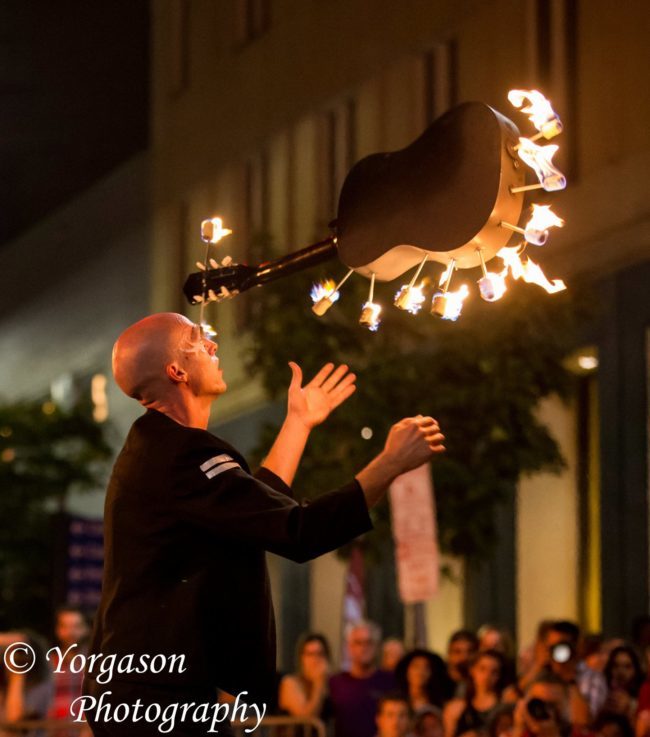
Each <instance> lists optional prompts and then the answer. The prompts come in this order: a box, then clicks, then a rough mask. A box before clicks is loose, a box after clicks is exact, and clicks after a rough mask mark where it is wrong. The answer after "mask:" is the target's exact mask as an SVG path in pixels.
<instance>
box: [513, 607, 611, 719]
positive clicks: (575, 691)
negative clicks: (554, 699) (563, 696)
mask: <svg viewBox="0 0 650 737" xmlns="http://www.w3.org/2000/svg"><path fill="white" fill-rule="evenodd" d="M579 640H580V629H579V627H578V625H577V624H574V623H573V622H569V621H566V620H556V621H553V622H552V623H551V624H550V625H549V626H548V628H547V629H546V631H545V634H544V640H543V642H544V652H545V662H544V661H543V660H542V659H540V660H538V661H537V662H536V663H533V665H532V666H531V668H530V669H529V670H528V672H527V673H525V674H524V675H523V676H522V678H521V679H520V681H519V687H520V688H521V689H522V690H525V689H526V688H527V687H528V685H529V684H530V683H531V682H533V681H534V680H535V679H536V678H537V677H538V676H539V675H540V674H543V673H545V672H550V673H553V674H554V675H555V676H557V677H558V678H560V679H561V680H562V681H563V682H564V683H565V684H566V685H567V686H568V687H569V697H570V710H571V715H572V716H571V718H572V721H573V723H574V724H583V725H584V724H588V723H590V722H591V721H592V720H593V719H594V718H595V717H596V716H597V715H598V713H599V712H600V710H601V708H602V706H603V704H604V703H605V699H606V698H607V683H606V682H605V677H604V676H603V674H602V673H599V672H598V671H595V670H592V669H591V668H589V667H588V666H587V664H586V663H585V662H584V661H582V660H580V658H579V656H578V644H579Z"/></svg>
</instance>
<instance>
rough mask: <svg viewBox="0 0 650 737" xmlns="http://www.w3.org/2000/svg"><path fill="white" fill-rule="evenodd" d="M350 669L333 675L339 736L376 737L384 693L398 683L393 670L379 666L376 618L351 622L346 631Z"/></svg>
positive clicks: (331, 696) (332, 686)
mask: <svg viewBox="0 0 650 737" xmlns="http://www.w3.org/2000/svg"><path fill="white" fill-rule="evenodd" d="M345 635H346V638H345V639H346V646H347V649H348V657H349V659H350V670H349V671H344V672H342V673H337V674H336V675H334V676H332V677H331V678H330V688H329V691H330V700H331V702H332V708H333V710H334V721H335V728H334V731H335V735H336V737H372V736H373V734H374V733H375V727H376V724H375V715H376V713H377V703H378V702H379V699H380V698H381V696H383V695H384V694H385V693H387V692H389V691H393V690H394V689H395V687H396V682H395V676H394V675H393V673H392V672H388V671H384V670H379V669H378V668H377V664H376V660H377V650H378V646H379V642H380V639H381V638H380V633H379V627H378V626H377V625H376V624H375V623H374V622H366V621H359V622H355V623H353V624H351V625H350V626H349V627H348V629H347V631H346V633H345Z"/></svg>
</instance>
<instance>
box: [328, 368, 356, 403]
mask: <svg viewBox="0 0 650 737" xmlns="http://www.w3.org/2000/svg"><path fill="white" fill-rule="evenodd" d="M356 378H357V377H356V374H346V375H345V376H344V377H343V378H342V379H341V381H339V383H338V384H337V385H336V386H335V387H334V389H332V391H331V392H330V398H332V399H335V398H336V397H337V396H338V395H339V393H340V392H343V391H345V390H346V389H347V388H348V386H350V384H354V382H355V381H356Z"/></svg>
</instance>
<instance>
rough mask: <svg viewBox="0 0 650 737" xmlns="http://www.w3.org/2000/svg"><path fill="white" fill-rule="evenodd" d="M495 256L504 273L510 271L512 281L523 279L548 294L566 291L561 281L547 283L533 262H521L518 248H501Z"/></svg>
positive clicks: (527, 260) (539, 268) (540, 270)
mask: <svg viewBox="0 0 650 737" xmlns="http://www.w3.org/2000/svg"><path fill="white" fill-rule="evenodd" d="M497 256H498V257H499V258H501V259H503V263H504V264H505V267H506V271H508V270H509V271H510V273H511V274H512V277H513V279H523V280H524V281H525V282H528V283H529V284H537V285H538V286H540V287H542V288H543V289H545V290H546V291H547V292H548V293H549V294H554V293H555V292H561V291H563V290H564V289H566V285H565V284H564V282H563V281H562V280H561V279H553V281H552V282H551V281H549V280H548V279H547V278H546V276H545V274H544V272H543V271H542V269H541V267H540V266H539V265H538V264H536V263H535V262H534V261H531V260H530V259H529V258H528V259H526V261H522V260H521V256H520V254H519V247H518V246H513V247H512V248H507V247H506V248H502V249H501V250H500V251H499V252H498V253H497Z"/></svg>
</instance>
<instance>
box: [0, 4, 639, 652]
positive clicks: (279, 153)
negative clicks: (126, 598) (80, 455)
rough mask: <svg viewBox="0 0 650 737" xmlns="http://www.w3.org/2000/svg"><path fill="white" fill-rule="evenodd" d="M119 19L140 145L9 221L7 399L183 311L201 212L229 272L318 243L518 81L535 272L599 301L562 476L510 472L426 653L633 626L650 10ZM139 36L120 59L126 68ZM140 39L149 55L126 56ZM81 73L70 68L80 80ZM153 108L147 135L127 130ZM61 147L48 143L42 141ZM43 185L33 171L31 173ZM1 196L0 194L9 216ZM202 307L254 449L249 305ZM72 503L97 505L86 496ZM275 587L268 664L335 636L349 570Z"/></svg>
mask: <svg viewBox="0 0 650 737" xmlns="http://www.w3.org/2000/svg"><path fill="white" fill-rule="evenodd" d="M118 5H119V6H120V8H119V11H118V10H115V8H116V7H117V6H115V7H114V11H115V12H114V20H113V21H112V22H113V25H110V23H109V22H108V21H106V25H105V27H104V31H103V33H102V34H101V35H102V36H103V37H105V41H106V44H107V46H106V47H104V48H103V50H104V52H105V54H106V59H107V61H106V68H105V69H104V72H103V74H104V77H105V78H106V79H113V78H114V81H115V80H119V84H116V85H115V88H114V89H112V91H111V95H110V99H111V100H113V104H114V105H115V106H118V108H119V113H120V116H121V117H122V116H123V117H125V118H126V119H128V120H131V122H132V123H133V124H134V128H135V129H137V131H139V133H137V134H136V135H134V136H133V137H132V138H131V139H130V140H131V144H133V142H135V144H136V145H130V146H129V145H126V144H125V145H124V146H123V147H122V149H121V150H120V151H121V153H119V154H116V155H115V156H114V157H113V158H112V159H110V162H109V164H112V166H111V165H106V166H104V167H103V169H102V166H94V165H93V166H94V168H93V166H89V168H88V169H86V168H84V167H83V166H81V167H80V169H79V171H80V172H85V173H88V171H91V172H95V174H96V176H95V180H94V181H93V183H92V184H91V183H90V182H87V181H86V182H84V181H82V180H83V177H82V176H81V174H78V175H77V176H76V182H77V185H76V189H75V198H74V199H72V200H69V201H67V202H66V204H65V205H63V204H62V203H58V204H60V205H61V206H60V207H59V208H58V209H56V210H52V207H51V206H50V207H49V208H48V207H46V208H44V211H47V213H48V214H47V217H45V218H43V219H39V214H40V213H37V212H35V213H32V214H30V216H29V217H27V216H26V217H25V218H24V219H23V220H21V221H20V222H19V223H18V224H14V225H10V226H5V228H4V231H3V232H4V233H5V239H6V240H7V242H6V243H5V244H4V246H3V247H2V249H1V250H0V269H1V270H2V274H3V277H4V278H3V282H4V284H5V287H4V288H3V293H2V296H1V297H0V377H2V394H3V396H4V397H6V398H11V397H14V396H25V395H32V396H35V395H38V396H41V395H42V396H45V395H46V394H47V393H49V392H52V395H53V397H54V398H58V397H59V395H58V394H57V392H59V394H60V396H64V395H65V390H66V387H68V386H69V385H70V383H71V382H73V383H74V381H75V380H78V381H81V383H82V384H83V381H88V380H89V377H90V379H91V378H92V376H94V375H95V374H103V375H108V371H109V355H110V346H111V345H112V342H113V340H114V338H115V336H116V335H117V334H118V333H119V331H120V330H121V328H122V327H124V326H125V325H126V324H128V323H129V322H131V321H132V320H133V319H136V318H137V317H139V316H140V315H142V314H144V313H146V312H148V311H159V310H175V311H181V312H185V313H186V314H188V315H189V316H193V317H195V316H196V315H197V308H191V307H189V306H188V305H187V304H186V303H185V301H184V298H183V296H182V293H181V285H182V283H183V281H184V279H185V277H186V275H187V273H188V272H189V271H192V270H195V266H194V264H195V261H196V260H197V259H200V258H202V255H203V251H202V248H201V241H200V238H199V225H200V222H201V220H202V219H204V218H205V217H208V216H212V215H215V214H218V215H221V216H222V217H224V219H225V222H226V224H227V225H228V227H231V228H233V230H234V231H235V233H234V235H233V236H231V237H230V238H229V239H228V240H227V241H224V245H223V249H224V250H223V254H224V255H225V254H231V255H232V256H233V257H234V258H235V259H236V260H239V261H243V262H251V263H255V262H259V261H261V260H264V259H265V258H268V257H271V256H273V255H280V254H284V253H287V252H289V251H291V250H295V249H297V248H300V247H302V246H305V245H307V244H309V243H312V242H315V241H317V240H319V239H321V238H323V237H324V236H326V235H327V234H328V230H327V224H328V222H329V221H330V220H331V219H332V218H333V217H334V215H335V214H336V203H337V196H338V191H339V188H340V185H341V183H342V181H343V179H344V177H345V174H346V172H347V171H348V169H349V168H350V166H351V165H352V164H353V163H354V162H355V161H356V160H358V159H359V158H361V157H363V156H365V155H367V154H370V153H373V152H376V151H382V150H394V149H397V148H401V147H402V146H404V145H407V144H408V143H410V142H411V141H412V140H413V139H414V138H415V137H416V136H417V135H418V134H419V133H421V132H422V131H423V130H424V128H425V127H426V126H427V125H428V124H429V123H430V122H432V121H433V120H434V119H435V118H436V117H438V116H439V115H440V114H442V113H443V112H444V111H445V110H447V109H448V108H449V107H450V106H452V105H454V104H456V103H458V102H462V101H465V100H482V101H484V102H487V103H488V104H490V105H492V106H493V107H495V108H496V109H498V110H501V111H502V112H504V113H506V114H510V112H509V111H511V110H512V109H511V108H510V107H509V104H508V102H507V99H506V94H507V91H508V90H509V89H511V88H523V89H530V88H537V89H540V90H541V91H543V92H544V93H545V94H547V96H549V97H550V98H551V100H552V101H553V102H554V104H555V106H556V108H557V109H558V110H559V112H560V113H561V116H562V118H563V121H564V123H565V133H563V135H562V139H561V143H562V146H561V156H560V157H559V158H558V163H559V165H560V168H562V169H563V170H564V171H565V172H566V173H567V176H568V179H569V187H568V189H567V191H566V193H565V194H564V196H563V197H562V200H561V203H560V205H559V207H558V211H559V212H560V214H561V215H565V216H566V218H567V225H566V227H565V228H564V229H563V230H562V231H559V232H557V233H554V237H553V239H552V242H551V243H550V244H549V245H548V246H547V247H546V249H545V250H547V253H546V254H544V261H543V264H544V266H547V267H548V268H549V270H552V271H553V273H556V274H561V275H562V276H563V277H564V278H565V279H566V280H567V281H568V282H569V284H576V285H578V284H580V283H591V284H593V285H596V286H597V289H598V293H599V294H600V295H601V296H602V301H603V303H604V305H605V306H606V309H605V310H604V311H603V314H602V316H601V317H599V318H598V319H596V320H594V321H593V324H592V325H591V327H590V329H589V331H588V332H587V334H585V336H584V344H583V345H576V353H575V356H574V361H575V368H576V373H577V374H578V375H579V377H580V378H579V383H580V390H579V392H578V395H577V397H576V400H575V401H574V403H573V404H572V405H571V406H570V407H566V406H564V405H562V404H560V403H559V402H557V403H556V402H548V403H546V404H544V406H542V407H541V408H540V412H541V414H542V416H543V417H544V419H545V420H546V421H547V422H548V423H549V425H550V426H551V427H552V429H553V432H554V434H555V436H556V437H557V438H558V440H559V442H560V444H561V447H562V450H563V452H564V454H565V456H566V458H567V460H568V468H567V470H566V471H565V472H564V473H563V475H562V476H561V477H559V478H558V477H555V476H553V477H546V476H544V475H539V476H536V477H534V478H528V479H522V481H521V483H520V486H519V489H518V494H517V498H516V500H515V502H514V503H513V505H512V506H511V507H510V508H507V509H503V510H502V512H501V519H500V532H501V541H500V543H499V548H498V550H497V551H496V553H495V555H494V558H493V559H492V560H491V561H486V563H485V566H484V567H483V570H482V571H481V572H480V573H479V574H477V575H474V576H472V577H469V578H468V579H467V580H466V581H465V582H464V583H463V584H458V583H451V582H450V581H446V582H445V583H444V585H443V588H442V591H441V593H440V594H439V596H438V598H437V599H435V600H434V601H432V602H430V603H429V604H428V606H427V621H428V625H429V627H428V631H429V639H430V645H431V646H432V647H434V648H436V649H441V648H442V646H443V643H444V640H445V639H446V637H447V635H448V634H449V632H450V631H451V630H452V629H453V628H455V627H457V626H459V625H461V624H462V623H467V624H469V625H477V624H480V623H481V622H484V621H487V620H494V621H497V622H500V623H503V624H505V625H509V626H510V627H511V628H512V629H516V631H517V634H518V638H519V639H520V641H529V640H530V639H531V638H532V636H533V630H534V627H535V625H536V623H537V622H538V621H539V620H540V619H542V618H544V617H545V616H546V615H548V616H549V617H558V616H562V617H567V618H570V619H576V620H579V621H580V622H581V623H582V624H583V625H584V626H585V627H586V628H587V629H588V630H600V629H603V630H604V631H605V632H625V631H627V628H628V626H629V623H630V621H631V619H632V617H634V616H635V615H638V614H640V613H643V612H648V608H649V595H650V592H649V575H648V574H649V568H650V561H649V555H650V550H649V546H648V493H649V492H648V405H647V391H648V377H649V376H650V373H649V368H648V367H649V360H650V349H649V348H648V345H649V342H648V332H647V331H648V325H649V324H650V300H649V299H648V286H647V285H648V284H649V283H650V209H649V205H648V203H649V202H650V198H649V195H650V185H649V184H648V182H647V171H648V170H649V165H650V147H649V144H648V134H647V122H646V121H647V120H648V116H649V114H650V88H649V87H648V85H647V83H646V76H647V68H648V62H650V54H649V52H648V46H647V38H648V37H649V36H650V15H649V14H648V13H647V6H646V3H644V2H643V1H642V0H629V1H628V2H624V3H619V4H617V5H615V6H613V5H612V4H611V3H607V2H605V1H604V0H591V1H590V2H586V0H519V1H515V0H488V1H482V2H478V1H473V0H464V1H463V2H451V1H445V0H438V1H436V2H433V1H431V0H429V1H427V2H424V1H423V0H402V1H401V2H399V3H396V2H393V1H392V0H327V1H326V2H324V1H322V0H220V1H219V2H214V0H153V1H152V2H151V4H150V6H149V9H148V15H147V9H146V8H145V7H144V4H143V3H119V4H118ZM127 6H128V7H127ZM76 7H77V11H75V13H72V16H71V20H70V22H73V20H72V18H73V17H74V18H75V19H77V15H76V13H77V12H78V10H79V8H80V7H81V4H76ZM136 8H137V11H136V10H135V9H136ZM111 17H113V16H111ZM14 20H15V19H14ZM74 22H77V21H76V20H75V21H74ZM26 28H27V27H26ZM77 30H78V29H77ZM77 30H75V32H74V34H73V35H75V36H76V34H77ZM25 32H26V33H27V32H28V31H27V30H25ZM130 44H133V49H134V51H133V53H134V54H136V56H134V57H130V56H129V55H128V54H126V53H124V52H123V49H124V48H129V47H130ZM147 44H148V48H149V50H150V57H149V64H148V63H147V60H146V58H144V57H137V53H141V52H142V50H143V49H146V48H147ZM135 49H138V50H139V52H137V53H136V51H135ZM101 50H102V49H101V48H99V47H98V48H97V52H98V54H99V53H100V52H101ZM82 58H84V59H85V57H84V56H83V53H82V54H81V56H79V57H74V56H71V57H70V58H67V61H66V64H67V65H69V66H71V67H73V68H74V70H75V72H76V71H77V70H82V69H83V67H84V66H85V65H84V62H82V61H81V59H82ZM55 71H56V68H55V67H53V74H54V73H55ZM80 73H81V71H80ZM147 73H148V79H149V84H148V85H147V84H146V83H144V82H143V76H142V75H143V74H144V75H146V74H147ZM56 74H57V75H58V74H59V72H56ZM93 74H94V75H95V76H94V78H93V79H91V78H90V77H91V76H92V75H91V73H90V71H89V72H88V78H86V77H84V78H83V80H84V81H83V90H82V91H80V92H79V94H81V95H82V97H83V96H84V95H88V96H89V97H90V98H92V97H93V95H94V94H95V93H96V91H97V89H96V88H97V79H98V76H97V72H96V71H95V72H93ZM27 76H28V78H29V74H27ZM104 77H101V78H102V79H103V78H104ZM147 87H148V92H147ZM138 91H139V92H138ZM136 92H138V94H135V93H136ZM10 93H12V92H11V90H10ZM5 94H6V93H5ZM12 94H13V93H12ZM147 99H148V100H149V102H148V103H147ZM143 100H144V101H145V106H144V107H142V105H141V103H142V101H143ZM58 104H59V105H62V106H65V104H66V102H65V101H64V100H60V101H59V103H58ZM147 105H148V108H147ZM147 109H148V120H149V125H148V134H147V133H146V128H147V126H146V125H145V126H144V127H143V126H142V121H141V118H140V116H141V114H142V110H145V117H146V115H147ZM513 117H514V115H513ZM111 120H112V118H111ZM136 121H137V123H136ZM100 128H101V130H102V135H103V136H110V135H111V133H112V131H111V130H110V129H108V128H107V126H104V127H101V126H100ZM13 136H14V139H13V140H17V139H19V138H20V136H19V132H16V131H14V133H13ZM126 138H128V136H126ZM69 139H70V136H66V135H65V133H62V134H61V137H60V139H56V140H54V141H52V140H51V141H50V144H51V145H52V150H55V149H56V148H57V144H58V143H59V142H60V141H66V142H67V143H71V141H70V140H69ZM30 140H31V139H30ZM6 155H8V154H6ZM109 158H110V157H109ZM86 160H87V159H86ZM106 161H108V159H106ZM21 162H22V159H19V160H18V164H17V166H20V167H21V171H22V167H23V164H22V163H21ZM57 171H58V169H57ZM51 176H57V175H55V174H52V173H49V172H48V171H47V170H40V169H39V168H38V166H37V165H35V174H34V175H33V179H34V181H38V180H40V179H42V178H44V179H45V180H47V178H48V177H51ZM12 181H16V180H15V178H14V179H10V178H9V179H8V178H5V180H4V182H3V185H2V187H3V193H4V194H3V203H2V210H6V209H7V208H8V203H11V199H10V198H11V197H12V196H13V194H12V192H13V189H12V187H11V186H10V185H11V182H12ZM85 185H90V186H89V187H88V188H86V189H84V187H85ZM82 189H83V191H81V190H82ZM27 190H28V188H23V191H27ZM24 196H25V195H24ZM9 209H11V207H9ZM28 225H29V227H28ZM260 236H264V238H260ZM269 237H270V238H269ZM261 243H267V244H268V243H271V244H272V245H267V246H265V247H261V246H260V244H261ZM209 313H210V314H209V317H210V321H211V322H212V323H213V324H215V325H216V326H217V328H218V330H219V343H220V354H221V357H222V365H223V367H224V371H225V373H226V376H227V378H228V383H229V391H228V393H227V394H226V395H225V396H224V397H222V398H221V399H220V401H219V403H218V407H217V412H216V413H215V416H214V427H213V429H214V430H215V431H216V432H217V433H219V434H223V435H224V436H225V437H227V438H228V439H229V440H231V441H232V442H233V443H235V444H236V445H238V446H240V447H241V448H242V449H243V450H244V451H245V450H247V449H249V448H251V447H252V445H253V444H254V443H255V441H256V439H257V435H256V434H257V429H258V428H259V426H260V423H261V422H262V421H263V420H264V419H267V418H273V417H276V416H277V415H278V413H279V412H280V411H281V409H282V408H279V407H277V406H275V405H270V404H269V403H268V402H267V400H266V398H265V396H264V393H263V391H262V388H261V387H260V386H259V384H257V383H255V382H252V381H251V380H250V379H249V378H248V377H247V375H246V374H245V372H244V369H243V363H242V354H243V351H244V350H245V349H246V343H245V339H242V338H241V335H240V328H241V326H242V324H243V323H244V322H245V321H246V319H247V300H246V297H245V296H242V297H241V298H238V299H236V300H234V301H232V302H226V303H224V304H220V305H219V306H217V307H215V306H212V307H211V308H210V309H209ZM296 358H297V359H298V360H299V358H300V357H296ZM333 358H336V357H333ZM26 367H29V368H28V369H26ZM76 377H80V378H79V379H77V378H76ZM108 387H109V389H108V392H109V397H108V401H109V408H110V414H111V418H112V419H113V420H115V421H116V424H117V427H118V429H119V430H120V431H123V429H124V428H125V427H126V426H128V423H129V422H130V420H131V419H132V418H133V415H134V410H133V408H130V407H129V406H128V403H127V402H124V401H122V400H120V398H119V397H118V395H117V392H116V391H114V390H113V389H112V388H111V382H110V380H109V381H108ZM136 414H137V412H136ZM362 424H363V422H362V421H361V420H360V427H361V426H362ZM75 503H78V504H79V505H82V506H80V507H79V508H80V509H81V508H83V509H84V510H86V512H87V513H89V514H91V513H95V514H100V511H101V494H100V493H98V494H97V495H96V496H95V497H94V498H88V499H87V500H86V501H78V502H75ZM271 571H272V577H273V579H274V581H273V584H274V589H275V591H276V610H277V614H278V620H279V630H280V633H279V634H280V645H281V653H282V654H283V660H284V665H288V664H289V663H290V658H291V650H292V645H293V642H294V641H295V639H296V636H297V634H298V632H300V631H301V630H303V629H306V628H307V627H309V628H312V629H316V630H320V631H323V632H325V633H326V634H327V635H328V636H329V637H330V639H331V640H332V641H334V642H336V641H337V640H338V637H339V634H340V632H339V628H340V610H341V601H342V596H343V588H344V568H343V564H342V563H341V562H340V561H339V559H338V558H337V557H336V556H335V555H334V554H332V555H329V556H325V557H323V558H321V559H319V560H317V561H314V562H312V563H310V564H308V565H304V566H297V565H295V564H291V563H289V562H288V561H283V560H280V559H278V558H272V560H271ZM390 575H392V574H391V572H390V571H386V570H383V571H377V572H375V574H374V577H375V583H374V589H373V583H372V582H370V591H371V594H370V601H369V607H370V614H371V615H372V616H374V617H375V618H377V619H378V620H379V621H382V611H383V610H386V609H389V608H390V606H389V604H388V603H387V599H386V597H390V596H393V594H392V593H391V592H393V591H394V587H393V588H391V587H386V586H384V585H383V584H382V581H381V580H380V579H383V577H386V576H390ZM373 591H374V594H373V593H372V592H373ZM373 597H374V598H373ZM387 624H388V625H389V626H390V622H388V623H387ZM387 634H391V633H390V632H388V633H387Z"/></svg>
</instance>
